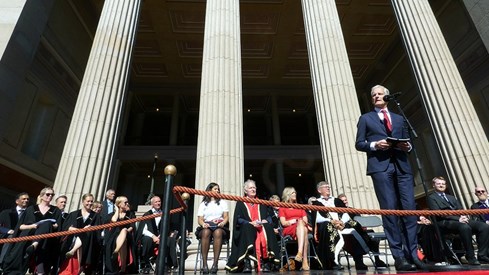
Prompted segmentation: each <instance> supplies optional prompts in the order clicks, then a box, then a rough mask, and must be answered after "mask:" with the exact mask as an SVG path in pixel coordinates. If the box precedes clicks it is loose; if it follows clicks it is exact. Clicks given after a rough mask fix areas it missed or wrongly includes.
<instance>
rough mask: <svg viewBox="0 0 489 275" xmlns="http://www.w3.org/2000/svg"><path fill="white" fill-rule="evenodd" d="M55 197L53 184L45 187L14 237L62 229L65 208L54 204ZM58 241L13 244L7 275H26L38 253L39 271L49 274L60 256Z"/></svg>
mask: <svg viewBox="0 0 489 275" xmlns="http://www.w3.org/2000/svg"><path fill="white" fill-rule="evenodd" d="M53 197H54V190H53V189H52V188H51V187H46V188H44V189H42V190H41V193H40V194H39V196H38V197H37V204H36V205H32V206H29V207H27V209H26V210H25V212H24V214H23V215H21V217H20V220H19V222H18V225H19V226H18V228H17V229H16V230H15V233H14V237H24V236H30V235H39V234H45V233H52V232H55V231H58V225H59V224H61V219H62V218H61V211H60V210H59V209H58V208H57V207H56V206H54V205H51V201H52V199H53ZM57 243H58V238H49V239H39V240H34V241H32V242H17V243H15V244H13V245H12V246H11V247H10V249H9V251H8V252H7V254H6V257H5V261H4V270H3V272H4V274H25V273H26V271H27V268H28V264H29V262H30V259H31V257H32V256H35V257H33V258H34V262H35V265H36V267H35V271H34V272H35V274H49V273H50V271H51V267H52V266H54V265H56V260H57V258H58V255H59V251H57V250H56V248H59V247H58V246H57V245H56V244H57Z"/></svg>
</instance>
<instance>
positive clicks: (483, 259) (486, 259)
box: [477, 256, 489, 264]
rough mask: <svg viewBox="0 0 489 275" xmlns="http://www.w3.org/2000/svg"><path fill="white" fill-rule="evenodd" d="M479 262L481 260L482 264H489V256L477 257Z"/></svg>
mask: <svg viewBox="0 0 489 275" xmlns="http://www.w3.org/2000/svg"><path fill="white" fill-rule="evenodd" d="M477 260H479V262H480V263H481V264H489V257H487V256H480V257H477Z"/></svg>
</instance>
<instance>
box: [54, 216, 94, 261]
mask: <svg viewBox="0 0 489 275" xmlns="http://www.w3.org/2000/svg"><path fill="white" fill-rule="evenodd" d="M101 223H102V221H101V218H100V216H99V215H98V214H97V213H95V212H93V211H90V214H89V215H88V217H87V219H86V220H85V221H83V216H82V211H81V210H75V211H73V212H71V213H70V214H69V215H68V216H67V217H66V220H65V221H64V223H63V230H64V231H66V230H68V229H69V228H70V227H74V228H80V229H81V228H85V227H86V226H89V225H90V226H95V225H100V224H101ZM75 237H79V238H80V240H81V242H82V247H81V252H82V257H81V262H80V266H82V267H84V266H87V267H90V266H93V265H95V264H97V261H98V257H99V253H100V240H101V235H100V231H90V232H84V233H81V234H73V235H68V236H66V237H64V238H63V242H62V244H61V255H60V260H61V263H63V262H64V261H65V260H66V252H68V251H69V250H71V248H72V247H73V240H74V239H75ZM62 265H63V264H62Z"/></svg>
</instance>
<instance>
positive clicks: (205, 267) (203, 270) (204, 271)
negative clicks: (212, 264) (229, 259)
mask: <svg viewBox="0 0 489 275" xmlns="http://www.w3.org/2000/svg"><path fill="white" fill-rule="evenodd" d="M201 271H202V274H209V268H208V267H207V266H204V267H202V270H201Z"/></svg>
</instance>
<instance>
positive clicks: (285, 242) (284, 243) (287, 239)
mask: <svg viewBox="0 0 489 275" xmlns="http://www.w3.org/2000/svg"><path fill="white" fill-rule="evenodd" d="M280 234H281V235H280V254H281V255H280V262H281V267H283V259H284V258H285V261H286V262H288V261H289V259H294V258H295V255H296V254H293V255H292V254H289V250H287V247H288V246H289V245H291V244H295V245H297V240H294V239H292V237H291V236H283V235H282V232H280ZM307 237H308V241H309V253H308V255H307V258H308V260H309V265H311V260H315V261H317V262H319V259H318V256H317V253H316V247H315V244H314V236H313V235H312V234H311V233H309V234H307ZM288 269H289V270H290V266H289V267H288Z"/></svg>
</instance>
